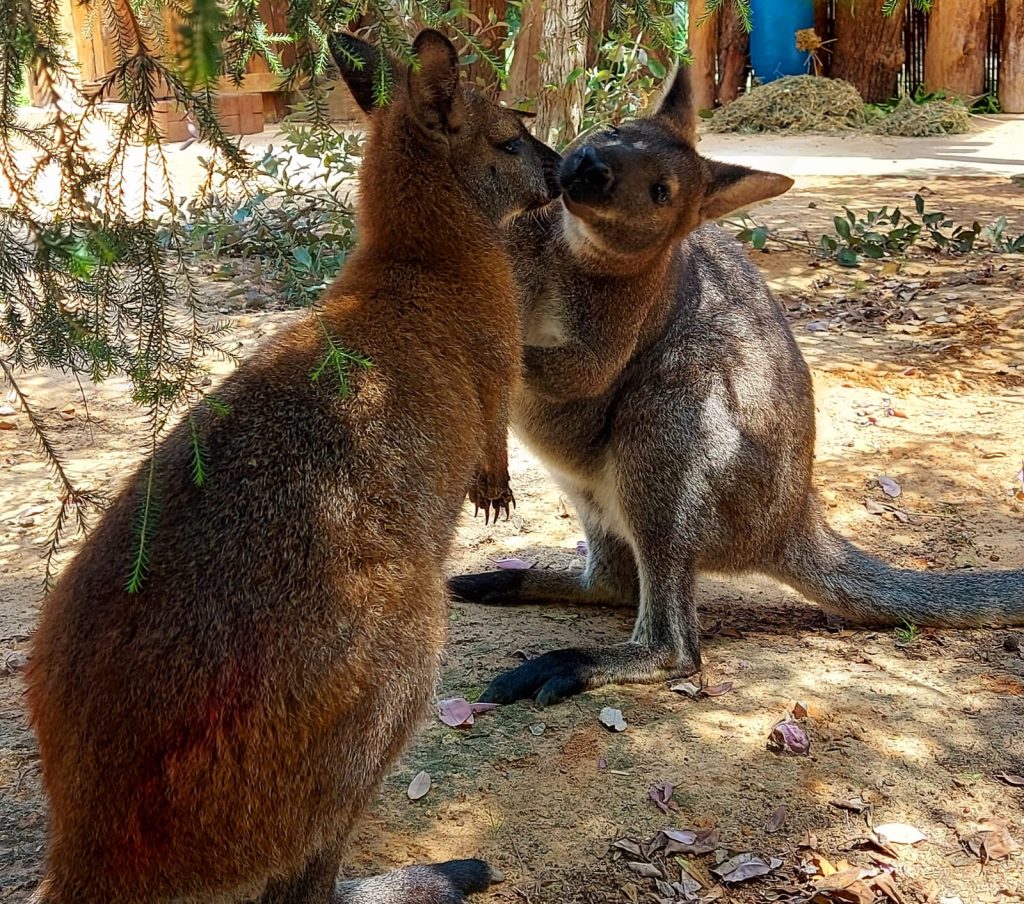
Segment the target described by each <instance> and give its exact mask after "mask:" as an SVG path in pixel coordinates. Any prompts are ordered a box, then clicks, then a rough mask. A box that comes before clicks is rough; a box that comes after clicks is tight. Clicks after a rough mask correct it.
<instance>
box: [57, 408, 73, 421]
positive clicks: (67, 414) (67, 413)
mask: <svg viewBox="0 0 1024 904" xmlns="http://www.w3.org/2000/svg"><path fill="white" fill-rule="evenodd" d="M60 416H61V417H62V418H63V419H64V420H65V421H73V420H74V419H75V406H74V405H67V406H65V407H64V408H62V409H61V411H60Z"/></svg>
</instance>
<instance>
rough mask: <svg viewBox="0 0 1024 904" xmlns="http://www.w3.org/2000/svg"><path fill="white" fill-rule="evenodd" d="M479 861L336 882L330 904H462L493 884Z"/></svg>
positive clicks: (485, 866)
mask: <svg viewBox="0 0 1024 904" xmlns="http://www.w3.org/2000/svg"><path fill="white" fill-rule="evenodd" d="M496 878H497V877H496V876H495V874H494V873H493V872H492V871H491V868H490V867H489V866H488V865H487V864H486V863H484V862H483V861H482V860H449V861H448V862H447V863H438V864H432V865H429V866H426V865H422V866H408V867H405V868H404V869H397V870H394V871H393V872H390V873H385V874H384V875H382V876H371V877H370V878H369V879H354V880H351V881H348V882H339V883H338V886H337V889H336V890H335V893H334V898H333V901H332V904H414V902H415V904H463V902H464V901H465V900H466V896H467V895H472V894H476V893H477V892H481V891H486V890H487V888H488V887H489V886H490V885H491V883H492V882H494V881H496Z"/></svg>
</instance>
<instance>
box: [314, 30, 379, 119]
mask: <svg viewBox="0 0 1024 904" xmlns="http://www.w3.org/2000/svg"><path fill="white" fill-rule="evenodd" d="M328 43H329V45H330V48H331V53H332V54H333V55H334V61H335V62H336V63H337V64H338V68H339V69H340V70H341V77H342V78H343V79H345V84H346V85H348V87H349V90H350V91H351V92H352V96H353V97H354V98H355V99H356V103H357V104H359V106H360V107H362V108H363V112H364V113H372V112H373V111H374V110H376V109H377V107H378V104H377V99H378V97H379V96H380V87H381V85H382V84H387V83H388V82H387V81H386V79H387V78H388V75H389V74H387V75H385V74H384V73H382V72H381V71H380V68H381V66H390V65H391V63H390V61H389V60H388V59H387V57H386V56H385V54H383V53H382V52H381V51H380V49H379V48H377V47H374V46H373V44H369V43H367V42H366V41H363V40H361V39H360V38H357V37H355V35H347V34H335V35H331V38H330V41H329V42H328Z"/></svg>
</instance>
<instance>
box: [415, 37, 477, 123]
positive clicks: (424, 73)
mask: <svg viewBox="0 0 1024 904" xmlns="http://www.w3.org/2000/svg"><path fill="white" fill-rule="evenodd" d="M412 49H413V51H414V52H415V54H416V58H417V60H418V61H419V65H418V66H413V67H411V68H410V69H409V98H410V100H411V101H412V107H413V110H414V112H415V113H416V117H417V119H418V120H419V121H420V123H421V124H422V125H423V126H424V127H425V128H426V129H427V131H428V132H457V131H458V130H459V128H461V126H462V123H463V119H464V118H465V110H464V109H463V103H462V96H461V94H460V90H459V54H458V52H457V51H456V50H455V46H454V45H453V44H452V42H451V41H449V40H448V39H447V38H446V37H445V36H444V35H443V34H441V32H439V31H434V30H433V29H429V28H428V29H427V30H425V31H421V32H420V33H419V34H418V35H417V36H416V40H415V41H414V42H413V45H412Z"/></svg>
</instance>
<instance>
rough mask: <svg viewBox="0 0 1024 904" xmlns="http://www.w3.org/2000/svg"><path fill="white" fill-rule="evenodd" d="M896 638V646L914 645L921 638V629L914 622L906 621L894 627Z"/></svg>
mask: <svg viewBox="0 0 1024 904" xmlns="http://www.w3.org/2000/svg"><path fill="white" fill-rule="evenodd" d="M892 633H893V635H894V636H895V638H896V646H898V647H909V646H913V645H914V644H915V643H917V642H918V641H919V640H920V639H921V629H920V628H919V627H918V626H917V625H915V624H914V623H913V622H909V621H904V622H903V624H902V626H900V627H897V628H894V629H893V632H892Z"/></svg>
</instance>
